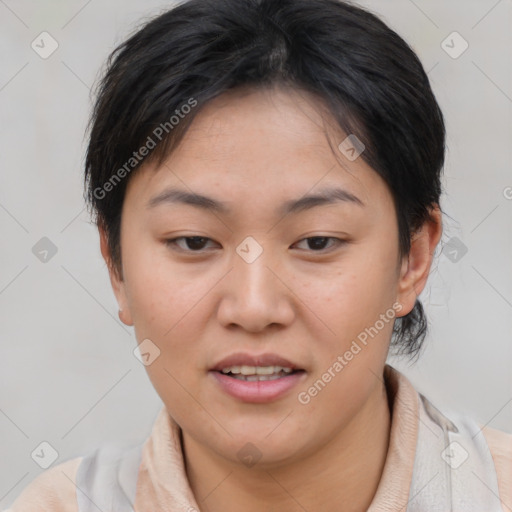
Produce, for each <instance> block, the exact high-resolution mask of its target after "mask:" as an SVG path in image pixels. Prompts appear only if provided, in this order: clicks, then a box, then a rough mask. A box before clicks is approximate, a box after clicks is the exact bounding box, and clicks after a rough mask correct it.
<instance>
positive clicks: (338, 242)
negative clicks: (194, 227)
mask: <svg viewBox="0 0 512 512" xmlns="http://www.w3.org/2000/svg"><path fill="white" fill-rule="evenodd" d="M191 239H196V240H197V239H199V240H207V241H211V238H208V237H205V236H179V237H176V238H170V239H167V240H165V241H164V242H165V245H166V246H168V247H170V248H171V249H173V250H177V251H181V252H185V253H191V254H194V253H195V254H201V253H204V252H205V250H204V249H200V250H198V251H194V250H190V249H183V248H182V247H180V246H179V245H178V244H177V240H191ZM317 239H326V240H334V242H335V244H334V245H332V244H331V247H330V248H329V249H327V250H326V249H321V250H318V251H315V250H313V249H309V250H310V251H311V252H313V253H327V252H330V251H331V250H333V248H334V247H336V246H338V247H339V246H341V245H344V244H346V243H347V240H342V239H340V238H336V237H333V236H309V237H306V238H303V239H302V240H299V242H298V243H300V242H303V241H305V240H317ZM306 250H307V249H306Z"/></svg>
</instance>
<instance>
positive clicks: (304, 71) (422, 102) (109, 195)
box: [85, 0, 445, 356]
mask: <svg viewBox="0 0 512 512" xmlns="http://www.w3.org/2000/svg"><path fill="white" fill-rule="evenodd" d="M275 85H279V86H284V87H290V88H296V89H301V90H304V91H306V92H308V93H310V94H312V95H314V96H315V97H318V98H321V99H322V100H323V101H324V103H325V105H326V106H327V107H328V110H329V113H330V114H331V115H332V117H333V119H335V121H336V122H337V124H338V125H339V127H340V128H341V129H342V130H343V131H344V132H345V133H346V134H354V135H356V137H357V138H358V139H359V140H360V141H362V142H363V143H364V145H365V150H364V152H363V153H362V155H361V158H363V159H364V160H365V161H366V162H367V163H368V164H369V165H370V166H371V167H372V168H373V169H374V170H375V171H376V172H377V173H378V174H379V175H380V176H381V177H382V178H383V180H384V181H385V183H386V184H387V186H388V187H389V190H390V192H391V194H392V196H393V200H394V204H395V208H396V213H397V221H398V232H399V254H400V257H403V256H405V255H407V254H408V253H409V250H410V246H411V235H412V234H413V233H414V232H415V231H416V230H417V229H418V228H420V227H421V225H422V224H423V223H424V222H425V221H426V220H428V219H429V218H430V214H431V209H432V208H433V207H436V206H437V207H439V199H440V195H441V172H442V168H443V164H444V155H445V126H444V120H443V115H442V112H441V110H440V108H439V106H438V104H437V102H436V99H435V97H434V94H433V92H432V89H431V87H430V83H429V79H428V76H427V74H426V73H425V70H424V69H423V66H422V65H421V63H420V61H419V59H418V57H417V56H416V54H415V53H414V51H413V50H412V49H411V48H410V47H409V45H408V44H407V43H406V42H405V41H404V40H403V39H402V38H401V37H400V36H399V35H398V34H396V33H395V32H394V31H393V30H392V29H390V28H389V27H388V26H387V25H386V24H385V23H384V22H382V21H381V20H380V19H379V18H378V17H377V16H375V15H374V14H372V13H370V12H369V11H367V10H365V9H362V8H361V7H359V6H356V5H354V4H351V3H349V2H347V1H341V0H279V1H276V0H188V1H184V2H181V3H179V4H177V5H175V6H174V7H172V8H171V9H170V10H168V11H166V12H164V13H162V14H160V15H158V16H156V17H155V18H153V19H151V20H150V21H147V22H145V23H144V25H143V26H142V27H140V28H139V29H138V30H137V31H136V32H135V33H134V34H133V35H132V36H130V37H129V38H128V39H127V40H126V41H125V42H123V43H122V44H121V45H120V46H118V47H117V48H116V49H115V50H114V51H113V52H112V53H111V55H110V56H109V59H108V61H107V65H106V70H105V72H104V75H103V77H102V79H101V80H100V81H99V82H98V91H97V99H96V103H95V106H94V109H93V112H92V116H91V119H90V123H89V144H88V148H87V154H86V162H85V189H86V201H87V203H88V205H89V206H90V208H91V211H92V213H93V215H95V221H96V223H97V224H98V226H101V227H103V228H104V229H105V232H106V234H107V240H108V245H109V249H110V254H111V265H112V268H113V269H115V271H116V272H118V275H120V276H121V278H122V273H121V247H120V225H121V210H122V205H123V200H124V195H125V189H126V185H127V183H128V181H129V179H130V177H131V176H132V175H133V174H134V172H135V171H136V170H137V169H138V168H139V167H140V164H141V163H143V162H149V161H151V160H152V159H154V158H157V159H159V162H160V163H161V162H162V161H163V160H164V158H165V157H166V156H168V155H169V154H170V153H171V152H172V150H173V148H175V147H176V146H177V144H178V143H179V141H180V140H181V139H182V137H183V135H184V134H185V132H186V130H187V128H188V126H189V125H190V123H191V122H192V120H193V119H194V117H195V116H196V115H197V113H198V112H200V110H201V107H202V106H204V105H205V104H206V103H207V102H208V101H209V100H211V99H213V98H215V97H217V96H219V95H220V94H222V93H224V92H227V91H228V90H231V89H234V88H241V87H244V86H249V87H261V88H263V87H270V86H275ZM150 141H152V142H150ZM139 148H141V151H140V153H139V152H138V150H139ZM142 148H146V150H148V151H146V150H144V151H143V150H142ZM134 152H135V153H134ZM426 332H427V319H426V316H425V313H424V310H423V307H422V304H421V302H420V300H419V299H416V303H415V306H414V308H413V310H412V311H411V312H410V313H409V314H407V315H405V316H404V317H401V318H397V319H396V320H395V324H394V327H393V339H392V342H391V346H392V348H394V349H395V351H396V354H403V355H410V356H417V355H418V354H419V351H420V349H421V346H422V344H423V341H424V338H425V336H426Z"/></svg>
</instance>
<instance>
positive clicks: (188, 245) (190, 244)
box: [165, 236, 211, 252]
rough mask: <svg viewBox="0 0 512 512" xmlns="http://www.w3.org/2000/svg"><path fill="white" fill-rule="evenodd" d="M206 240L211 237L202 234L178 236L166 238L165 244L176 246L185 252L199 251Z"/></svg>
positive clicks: (203, 246)
mask: <svg viewBox="0 0 512 512" xmlns="http://www.w3.org/2000/svg"><path fill="white" fill-rule="evenodd" d="M208 241H211V239H210V238H207V237H204V236H180V237H177V238H172V239H169V240H166V241H165V244H166V245H168V246H176V247H178V248H179V249H180V250H183V251H186V252H200V251H202V250H203V249H204V248H205V245H206V244H207V243H208Z"/></svg>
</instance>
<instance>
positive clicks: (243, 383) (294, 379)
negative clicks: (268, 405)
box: [209, 353, 306, 403]
mask: <svg viewBox="0 0 512 512" xmlns="http://www.w3.org/2000/svg"><path fill="white" fill-rule="evenodd" d="M209 373H210V374H211V376H212V377H214V380H215V382H216V384H217V385H218V386H219V387H220V389H221V390H222V391H223V392H225V393H227V394H228V395H230V396H231V397H234V398H236V399H238V400H241V401H243V402H252V403H263V402H269V401H273V400H277V399H278V398H281V397H283V396H284V395H286V394H287V393H288V392H289V391H290V390H291V389H292V388H293V387H295V386H296V385H297V384H298V383H299V382H301V381H303V380H304V379H305V378H306V371H305V370H304V369H303V368H300V367H299V366H298V365H297V364H295V363H292V362H291V361H289V360H288V359H285V358H284V357H281V356H278V355H276V354H261V355H250V354H246V353H238V354H233V355H231V356H229V357H227V358H224V359H223V360H221V361H220V362H219V363H217V364H216V365H215V366H214V367H213V368H211V370H210V372H209Z"/></svg>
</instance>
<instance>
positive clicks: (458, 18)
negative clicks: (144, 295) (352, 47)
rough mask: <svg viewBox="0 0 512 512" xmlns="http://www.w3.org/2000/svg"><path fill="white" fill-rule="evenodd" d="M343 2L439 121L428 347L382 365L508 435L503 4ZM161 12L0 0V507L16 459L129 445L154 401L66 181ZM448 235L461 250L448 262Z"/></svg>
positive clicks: (511, 83) (16, 489)
mask: <svg viewBox="0 0 512 512" xmlns="http://www.w3.org/2000/svg"><path fill="white" fill-rule="evenodd" d="M359 3H360V4H362V5H365V6H368V7H370V8H371V9H372V10H374V11H375V12H377V13H379V14H380V15H381V16H382V17H383V18H384V20H385V21H386V22H387V23H388V24H389V25H391V27H392V28H394V29H395V30H397V31H398V33H399V34H400V35H402V36H403V37H404V38H405V39H406V40H407V41H408V42H409V43H410V44H411V45H412V47H413V48H414V49H415V50H416V51H417V53H418V54H419V56H420V58H421V60H422V62H423V64H424V66H425V69H426V70H427V71H428V72H429V76H430V78H431V81H432V85H433V88H434V91H435V93H436V96H437V98H438V101H439V102H440V104H441V108H442V109H443V112H444V114H445V116H446V121H447V129H448V153H447V163H446V168H445V178H444V184H445V187H446V194H445V196H444V198H443V203H442V206H443V208H444V210H445V211H446V212H447V213H448V215H449V216H450V217H446V218H445V232H444V235H443V244H444V247H446V249H445V250H444V251H445V252H443V251H442V247H440V248H439V250H438V256H437V259H436V262H435V265H434V268H433V270H432V273H431V277H430V281H429V285H428V286H427V290H425V292H424V293H423V294H422V296H421V297H422V298H423V300H424V304H425V307H426V309H427V312H428V315H429V318H430V321H431V331H430V334H429V337H428V341H427V348H426V350H425V352H424V353H423V356H422V358H421V359H420V360H419V362H418V363H417V364H416V365H415V366H410V365H408V363H407V362H406V361H394V360H391V361H390V362H391V363H392V364H394V365H395V366H396V367H398V368H399V369H400V370H402V371H403V372H404V373H405V374H406V375H407V376H408V377H409V378H410V379H411V380H412V382H413V383H414V384H415V385H416V387H417V388H418V389H419V390H420V391H422V392H423V393H425V394H426V395H427V396H428V397H429V398H430V399H431V400H432V401H433V402H434V403H435V404H436V405H438V407H440V408H443V407H448V408H451V407H454V408H456V409H458V410H459V411H463V412H466V413H468V414H470V415H471V416H473V417H474V418H475V419H477V420H478V421H479V422H481V423H485V424H488V425H490V426H492V427H495V428H499V429H502V430H506V431H508V432H512V373H511V371H510V367H511V361H512V343H511V342H512V269H511V264H512V263H511V257H510V256H511V254H512V229H511V228H512V222H511V219H512V199H511V198H512V188H507V187H512V171H511V163H512V158H511V151H512V149H511V148H512V144H511V141H512V133H511V132H512V129H511V125H512V123H511V120H512V115H511V107H512V65H511V55H510V48H511V47H512V40H511V33H512V31H511V30H510V28H511V19H512V17H511V14H512V5H511V1H510V0H508V1H507V0H501V1H496V0H472V1H468V0H464V1H462V0H461V1H446V0H435V1H432V0H428V1H427V0H415V1H412V0H393V1H382V0H381V1H380V2H379V1H364V2H359ZM169 5H170V3H169V2H162V1H160V2H157V1H144V2H143V1H142V0H129V1H127V0H123V1H121V0H108V1H103V2H100V1H98V0H92V1H89V2H86V1H76V0H73V1H46V2H41V1H39V2H36V1H35V0H34V1H29V0H20V1H14V0H0V33H1V34H2V35H1V41H2V44H1V46H0V62H1V66H0V108H1V119H2V124H1V127H0V130H1V135H0V173H1V174H0V230H1V234H2V241H1V248H2V250H1V251H0V325H1V332H0V336H1V338H0V340H1V350H2V357H1V358H0V376H1V386H0V508H4V507H6V506H8V505H9V504H10V503H11V502H12V501H13V500H14V498H15V497H16V496H17V495H18V494H19V493H20V492H21V490H22V489H23V487H25V486H26V485H27V484H28V483H29V482H30V481H31V480H32V479H33V478H35V477H36V476H37V475H38V474H39V473H40V472H41V471H42V469H41V468H40V467H39V466H38V465H36V463H35V462H34V461H33V460H32V458H31V453H32V452H33V450H34V449H35V448H36V447H37V446H39V444H40V443H41V442H42V441H47V442H49V443H50V444H51V445H52V446H53V447H54V448H55V450H57V452H58V455H59V457H58V459H57V460H56V462H55V464H58V463H60V462H62V461H64V460H66V459H69V458H71V457H75V456H78V455H82V454H84V453H86V452H88V451H90V450H91V449H93V448H94V447H96V446H98V445H99V444H101V443H103V442H108V441H110V440H119V439H124V440H127V441H129V442H131V441H136V440H139V439H142V438H144V437H145V436H147V435H148V434H149V432H150V428H151V424H152V423H153V421H154V419H155V417H156V414H157V412H158V410H159V409H160V407H161V402H160V399H159V398H158V396H157V395H156V392H155V391H154V390H153V388H152V386H151V384H150V382H149V379H148V378H147V376H146V373H145V370H144V367H143V366H142V365H141V364H140V363H139V362H138V361H137V360H136V359H135V357H134V356H133V354H132V350H133V349H134V347H135V345H136V344H135V338H134V335H133V331H132V329H130V328H127V327H125V326H124V325H122V324H121V323H120V322H119V320H118V319H117V304H116V302H115V299H114V296H113V293H112V291H111V289H110V284H109V281H108V276H107V271H106V268H105V265H104V263H103V261H102V259H101V256H100V252H99V245H98V236H97V232H96V230H95V228H94V226H93V225H92V224H91V223H90V220H89V218H88V216H87V212H86V211H85V210H84V206H83V199H82V174H81V173H82V164H83V154H84V147H85V142H84V130H85V126H86V122H87V118H88V114H89V109H90V106H91V100H90V91H89V89H90V87H91V86H92V84H93V83H94V81H95V79H96V77H97V76H98V72H99V69H100V67H101V66H102V64H103V62H104V60H105V58H106V56H107V55H108V53H109V52H110V51H111V50H112V49H113V48H114V47H115V45H117V44H118V43H119V42H120V41H121V40H122V39H123V38H124V37H125V36H126V35H127V34H128V33H130V32H132V31H133V30H134V29H135V27H136V26H137V23H138V21H139V20H140V19H141V18H142V17H148V16H150V15H152V14H155V13H157V12H159V10H160V9H162V8H164V7H165V6H169ZM42 31H47V32H49V33H50V34H51V36H52V37H53V38H54V39H55V40H56V41H57V42H58V44H59V46H58V49H57V50H56V51H55V52H54V53H53V54H52V55H51V56H50V57H48V58H47V59H42V58H41V57H40V56H39V55H38V54H37V53H36V52H35V51H34V50H33V49H32V48H31V42H32V41H33V40H36V42H37V41H38V40H39V41H40V39H37V38H38V36H39V34H40V33H41V32H42ZM453 31H457V32H458V33H460V34H461V36H462V37H463V38H464V39H465V40H466V41H467V42H468V44H469V48H468V49H467V50H466V51H465V52H464V53H463V54H462V55H460V56H459V57H458V58H456V59H454V58H452V57H450V56H449V55H448V54H447V53H446V52H445V50H444V49H443V47H442V42H443V40H445V39H446V38H447V36H448V35H449V34H451V33H452V32H453ZM452 41H453V42H452ZM460 43H461V41H460V40H458V39H453V38H452V39H448V42H447V44H449V45H450V46H453V47H454V48H453V49H452V50H451V51H458V50H460V48H461V46H460ZM45 47H46V48H48V47H49V46H48V44H47V43H46V44H45ZM507 196H508V199H507ZM43 237H48V238H49V239H50V240H51V241H52V243H53V244H54V245H55V246H56V247H57V253H56V254H55V255H54V256H53V257H51V258H50V257H49V256H50V255H51V253H50V254H49V256H48V261H47V262H46V263H43V262H41V261H40V260H39V259H38V258H37V257H36V256H35V255H34V253H33V252H32V248H33V246H34V245H35V244H36V243H37V242H38V241H39V240H40V239H41V238H43ZM453 237H457V238H458V239H459V240H460V241H461V243H462V244H464V246H465V247H466V248H467V253H466V254H464V255H463V256H462V257H461V258H460V255H461V254H462V252H461V250H460V247H459V248H456V249H457V251H458V255H459V258H460V259H459V260H458V261H456V262H454V261H451V259H450V258H452V259H453V257H454V253H451V250H452V249H450V250H448V249H449V248H451V247H452V244H453V243H454V242H453Z"/></svg>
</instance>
